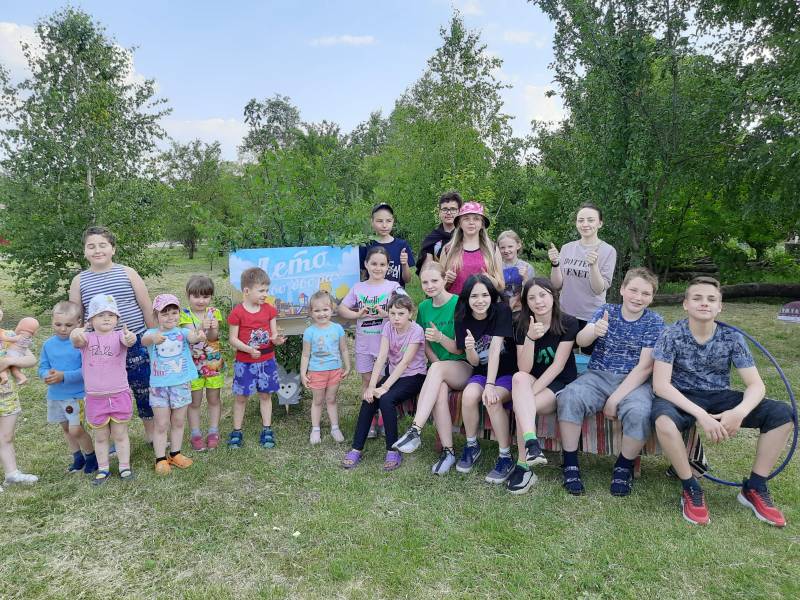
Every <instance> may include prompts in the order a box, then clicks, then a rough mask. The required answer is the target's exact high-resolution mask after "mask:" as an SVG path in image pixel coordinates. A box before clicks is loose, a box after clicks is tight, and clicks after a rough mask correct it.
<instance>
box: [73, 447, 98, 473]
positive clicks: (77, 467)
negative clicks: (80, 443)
mask: <svg viewBox="0 0 800 600" xmlns="http://www.w3.org/2000/svg"><path fill="white" fill-rule="evenodd" d="M85 466H86V458H85V457H84V456H83V453H82V452H81V451H80V450H78V451H77V452H75V453H74V454H73V455H72V464H71V465H70V466H68V467H67V473H79V472H80V471H83V468H84V467H85ZM95 470H97V462H96V461H95ZM88 472H89V471H87V473H88Z"/></svg>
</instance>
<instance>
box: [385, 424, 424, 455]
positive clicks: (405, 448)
mask: <svg viewBox="0 0 800 600" xmlns="http://www.w3.org/2000/svg"><path fill="white" fill-rule="evenodd" d="M420 445H422V440H420V439H419V431H417V430H416V428H414V427H409V428H408V431H406V432H405V433H404V434H403V436H402V437H401V438H400V439H399V440H397V441H396V442H395V443H394V444H392V448H394V449H395V450H399V451H400V452H402V453H403V454H411V453H412V452H414V450H416V449H417V448H419V447H420Z"/></svg>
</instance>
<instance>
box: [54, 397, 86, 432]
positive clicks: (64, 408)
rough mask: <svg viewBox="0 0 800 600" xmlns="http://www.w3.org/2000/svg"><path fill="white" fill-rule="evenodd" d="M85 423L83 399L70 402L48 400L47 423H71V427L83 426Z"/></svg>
mask: <svg viewBox="0 0 800 600" xmlns="http://www.w3.org/2000/svg"><path fill="white" fill-rule="evenodd" d="M83 421H84V414H83V398H70V399H68V400H49V399H48V400H47V422H48V423H64V422H66V423H69V425H70V427H74V426H76V425H81V424H82V423H83Z"/></svg>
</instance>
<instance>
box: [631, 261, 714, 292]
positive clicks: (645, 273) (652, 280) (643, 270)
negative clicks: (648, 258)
mask: <svg viewBox="0 0 800 600" xmlns="http://www.w3.org/2000/svg"><path fill="white" fill-rule="evenodd" d="M637 277H638V278H639V279H644V280H645V281H646V282H647V283H649V284H650V285H651V286H653V293H654V294H655V293H656V292H657V291H658V276H657V275H656V274H655V273H653V272H652V271H651V270H650V269H648V268H647V267H633V268H632V269H628V272H627V273H625V278H624V279H623V280H622V287H628V284H629V283H630V282H631V281H633V280H634V279H636V278H637ZM689 285H691V284H689ZM717 285H719V284H717Z"/></svg>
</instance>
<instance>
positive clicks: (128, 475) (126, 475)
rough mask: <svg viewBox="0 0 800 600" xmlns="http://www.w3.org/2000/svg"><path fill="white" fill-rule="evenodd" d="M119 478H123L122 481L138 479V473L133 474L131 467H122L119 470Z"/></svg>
mask: <svg viewBox="0 0 800 600" xmlns="http://www.w3.org/2000/svg"><path fill="white" fill-rule="evenodd" d="M119 478H120V479H122V481H133V480H134V479H136V475H134V474H133V471H131V470H130V468H128V469H122V470H121V471H120V472H119Z"/></svg>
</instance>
